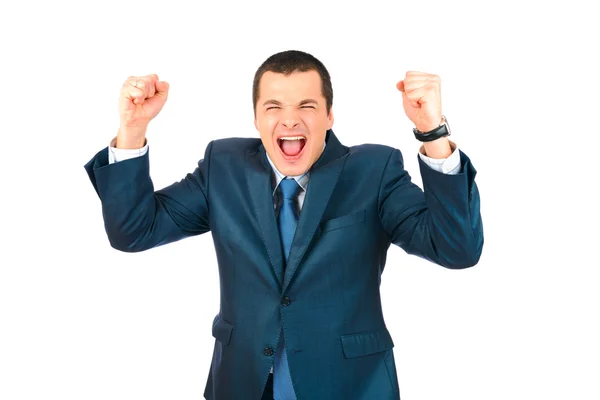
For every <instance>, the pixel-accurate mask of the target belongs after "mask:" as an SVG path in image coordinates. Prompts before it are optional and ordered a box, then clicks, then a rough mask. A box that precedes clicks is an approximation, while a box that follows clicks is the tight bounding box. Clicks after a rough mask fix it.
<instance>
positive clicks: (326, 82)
mask: <svg viewBox="0 0 600 400" xmlns="http://www.w3.org/2000/svg"><path fill="white" fill-rule="evenodd" d="M267 71H271V72H275V73H279V74H284V75H286V76H289V75H291V74H292V73H293V72H296V71H298V72H308V71H317V72H318V73H319V76H320V77H321V92H322V93H323V97H325V105H326V107H327V114H329V111H330V110H331V105H332V104H333V88H332V86H331V78H330V76H329V72H328V71H327V68H325V65H323V63H322V62H321V61H319V60H317V59H316V58H315V57H314V56H313V55H311V54H308V53H305V52H303V51H299V50H287V51H282V52H280V53H276V54H273V55H272V56H270V57H269V58H267V59H266V60H265V61H264V62H263V63H262V65H261V66H260V67H258V70H256V74H254V82H253V83H252V106H253V107H254V113H255V114H256V102H257V101H258V96H259V84H260V79H261V78H262V76H263V74H264V73H265V72H267Z"/></svg>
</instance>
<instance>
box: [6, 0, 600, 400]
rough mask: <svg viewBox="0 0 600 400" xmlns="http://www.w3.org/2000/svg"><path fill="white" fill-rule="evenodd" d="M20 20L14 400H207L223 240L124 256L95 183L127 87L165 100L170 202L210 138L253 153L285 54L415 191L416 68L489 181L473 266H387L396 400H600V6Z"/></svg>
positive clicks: (67, 15) (107, 9)
mask: <svg viewBox="0 0 600 400" xmlns="http://www.w3.org/2000/svg"><path fill="white" fill-rule="evenodd" d="M13 3H14V4H18V5H8V2H6V3H3V5H2V6H1V8H0V34H1V35H0V38H1V39H0V40H1V41H0V45H1V52H0V58H1V62H0V68H1V73H0V79H1V83H0V133H1V135H2V136H1V137H2V140H1V142H0V143H1V145H2V147H1V153H0V173H1V180H0V182H1V187H2V189H1V190H2V195H1V197H0V201H1V207H0V210H1V211H0V212H1V220H0V223H1V230H2V238H1V240H2V242H1V244H0V246H1V259H0V262H1V268H0V399H2V400H17V399H63V400H67V399H77V400H81V399H86V400H87V399H111V400H120V399H144V400H151V399H178V400H184V399H200V398H201V397H202V393H203V390H204V385H205V383H206V377H207V373H208V368H209V365H210V357H211V354H212V348H213V340H214V339H213V338H212V336H211V323H212V319H213V317H214V315H215V314H216V313H217V312H218V310H219V304H218V296H219V282H218V275H217V266H216V259H215V255H214V250H213V247H212V240H211V236H210V234H206V235H204V236H200V237H195V238H190V239H186V240H183V241H181V242H177V243H174V244H170V245H168V246H164V247H162V248H156V249H153V250H149V251H146V252H143V253H137V254H126V253H122V252H119V251H116V250H114V249H112V248H111V247H110V246H109V243H108V241H107V238H106V235H105V233H104V227H103V221H102V215H101V208H100V202H99V199H98V197H97V196H96V193H95V192H94V190H93V188H92V185H91V184H90V183H89V180H88V177H87V175H86V173H85V171H84V169H83V165H84V164H85V163H86V162H87V161H88V160H89V159H90V158H91V157H92V156H93V155H94V154H95V153H96V152H97V151H99V150H101V149H102V148H104V147H105V146H106V145H107V144H108V142H109V141H110V139H111V138H113V137H114V136H115V134H116V131H117V128H118V122H119V121H118V112H117V99H118V94H119V89H120V86H121V84H122V82H123V81H124V80H125V79H126V78H127V77H128V76H129V75H144V74H149V73H156V74H158V75H159V77H160V78H161V79H164V80H167V81H168V82H169V83H170V84H171V92H170V97H169V100H168V102H167V104H166V106H165V108H164V109H163V111H162V112H161V114H160V115H159V116H158V117H157V118H156V119H155V120H154V121H153V122H152V123H151V125H150V128H149V133H148V140H149V143H150V148H151V175H152V178H153V181H154V183H155V187H156V188H161V187H164V186H166V185H168V184H170V183H173V182H175V181H177V180H179V179H181V178H182V177H183V176H184V175H185V174H186V173H187V172H190V171H192V170H193V168H194V167H195V166H196V163H197V161H198V160H199V159H200V158H201V157H202V156H203V154H204V150H205V147H206V145H207V144H208V142H209V141H210V140H212V139H217V138H222V137H230V136H244V137H257V135H258V133H257V132H256V131H255V129H254V126H253V124H252V105H251V85H252V78H253V75H254V72H255V70H256V68H257V67H258V66H259V65H260V63H261V62H262V61H263V60H264V59H266V58H267V57H268V56H270V55H271V54H273V53H275V52H278V51H282V50H287V49H300V50H304V51H308V52H310V53H312V54H313V55H315V56H316V57H317V58H319V59H320V60H321V61H323V62H324V63H325V65H326V66H327V68H328V69H329V71H330V73H331V75H332V81H333V86H334V108H333V109H334V113H335V118H336V120H335V124H334V131H335V132H336V134H337V136H338V137H339V138H340V140H341V141H342V142H343V143H344V144H346V145H354V144H360V143H365V142H370V143H382V144H388V145H392V146H395V147H397V148H400V149H401V150H402V151H403V154H404V156H405V160H406V168H407V169H408V170H409V172H410V173H411V175H412V176H413V179H414V181H415V182H416V183H418V184H419V185H420V184H421V180H420V174H419V170H418V164H417V149H418V146H419V144H418V142H416V141H415V139H414V137H413V135H412V131H411V129H412V124H411V123H410V121H409V120H408V119H407V118H406V116H405V115H404V112H403V110H402V103H401V95H400V93H399V92H398V91H397V90H396V88H395V84H396V82H397V81H398V80H400V79H402V78H403V76H404V73H405V72H406V71H407V70H419V71H425V72H430V73H436V74H438V75H440V77H441V78H442V93H443V97H442V99H443V112H444V114H445V115H446V116H447V117H448V120H449V122H450V124H451V127H452V130H453V136H452V138H453V140H454V141H455V142H456V143H457V144H458V145H459V147H460V148H461V149H462V150H463V151H464V152H465V153H467V154H468V155H469V156H470V157H471V159H472V161H473V164H474V165H475V168H476V169H477V170H478V175H477V179H476V181H477V183H478V185H479V188H480V192H481V211H482V215H483V222H484V230H485V247H484V251H483V256H482V258H481V261H480V263H479V264H478V265H477V266H476V267H474V268H471V269H467V270H461V271H451V270H446V269H444V268H442V267H439V266H436V265H433V264H430V263H427V262H425V261H422V260H420V259H417V258H416V257H413V256H408V255H406V254H405V253H404V252H403V251H402V250H401V249H399V248H395V247H394V248H392V249H391V250H390V252H389V258H388V265H387V269H386V271H385V273H384V275H383V283H382V292H383V304H384V312H385V315H386V322H387V324H388V327H389V329H390V331H391V333H392V336H393V339H394V341H395V344H396V347H395V354H396V360H397V367H398V375H399V381H400V391H401V396H402V399H403V400H429V399H436V400H439V399H443V400H450V399H456V400H482V399H493V400H495V399H502V400H505V399H519V400H521V399H523V400H530V399H545V400H547V399H577V400H580V399H581V400H584V399H585V400H588V399H589V400H592V399H594V400H598V399H600V343H599V342H600V327H599V322H600V321H599V320H600V310H599V309H600V291H599V290H598V285H599V283H600V280H599V273H598V268H599V267H600V263H599V261H598V245H597V242H598V239H599V235H598V232H597V227H598V223H599V222H600V221H599V218H598V217H599V215H598V196H597V194H594V193H597V189H598V186H599V185H598V182H599V179H598V175H597V169H598V161H597V160H598V159H599V156H598V152H599V151H600V143H599V140H598V135H599V134H600V127H599V126H600V125H599V122H598V113H599V108H600V107H599V106H600V101H599V100H598V93H599V89H600V87H599V86H600V85H599V79H598V71H599V67H600V66H599V64H598V62H597V61H596V60H597V59H596V57H597V53H598V38H599V37H600V32H599V29H598V20H597V14H596V13H595V12H592V8H591V6H584V5H583V3H584V2H583V1H581V2H580V1H569V2H556V1H545V2H542V1H538V2H534V1H503V2H494V3H492V2H475V1H473V2H465V1H462V2H459V1H448V2H441V1H440V2H431V1H413V2H399V1H397V2H380V1H369V2H367V3H364V2H361V3H350V2H346V3H342V2H340V3H339V4H338V5H335V6H333V5H330V4H329V2H320V1H319V2H317V1H302V2H285V1H272V2H258V1H248V2H241V1H239V2H237V3H236V2H214V1H213V2H194V3H192V2H189V4H188V3H184V2H181V1H168V2H167V1H164V2H151V1H138V2H134V1H118V2H115V3H114V4H110V5H109V4H106V3H105V2H96V3H95V4H94V5H93V4H92V3H90V2H75V1H72V2H69V3H68V2H65V1H49V2H41V1H38V2H25V1H21V2H13ZM587 3H588V4H593V2H587ZM192 4H194V6H192Z"/></svg>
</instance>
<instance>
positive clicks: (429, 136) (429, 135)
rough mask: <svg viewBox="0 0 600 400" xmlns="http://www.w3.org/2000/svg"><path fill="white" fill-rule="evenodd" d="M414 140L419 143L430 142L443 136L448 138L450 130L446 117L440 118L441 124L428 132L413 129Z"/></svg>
mask: <svg viewBox="0 0 600 400" xmlns="http://www.w3.org/2000/svg"><path fill="white" fill-rule="evenodd" d="M413 133H414V134H415V138H417V140H419V141H421V142H431V141H432V140H436V139H439V138H441V137H444V136H450V128H449V127H448V121H447V120H446V117H444V116H442V124H441V125H440V126H438V127H437V128H435V129H433V130H430V131H429V132H421V131H420V130H418V129H417V128H413Z"/></svg>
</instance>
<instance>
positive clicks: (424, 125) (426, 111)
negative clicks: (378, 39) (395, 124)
mask: <svg viewBox="0 0 600 400" xmlns="http://www.w3.org/2000/svg"><path fill="white" fill-rule="evenodd" d="M440 85H441V80H440V77H439V76H437V75H434V74H428V73H425V72H417V71H408V72H407V73H406V77H405V78H404V80H402V81H400V82H398V83H397V84H396V87H397V88H398V90H400V91H401V92H402V104H403V106H404V112H405V113H406V116H407V117H408V118H409V119H410V120H411V121H412V122H413V123H414V124H415V127H416V128H417V129H418V130H420V131H421V132H429V131H430V130H433V129H435V128H437V127H438V126H440V122H441V120H442V93H441V88H440Z"/></svg>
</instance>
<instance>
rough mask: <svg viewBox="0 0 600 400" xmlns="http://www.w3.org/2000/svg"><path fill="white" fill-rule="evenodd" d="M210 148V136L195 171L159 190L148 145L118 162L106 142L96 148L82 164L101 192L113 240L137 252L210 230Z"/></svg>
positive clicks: (118, 245)
mask: <svg viewBox="0 0 600 400" xmlns="http://www.w3.org/2000/svg"><path fill="white" fill-rule="evenodd" d="M211 148H212V142H211V143H210V144H209V145H208V146H207V148H206V152H205V155H204V158H203V159H202V160H200V161H199V162H198V166H197V168H196V169H195V170H194V172H192V173H188V174H187V175H186V176H185V177H184V178H183V179H181V180H180V181H178V182H175V183H173V184H171V185H170V186H167V187H165V188H164V189H161V190H158V191H154V186H153V183H152V180H151V178H150V173H149V153H150V151H148V152H147V153H146V154H145V155H143V156H140V157H136V158H133V159H129V160H124V161H120V162H118V163H114V164H109V162H108V147H107V148H104V149H103V150H101V151H100V152H98V153H97V154H96V155H95V156H94V157H93V158H92V159H91V160H90V161H89V162H88V163H87V164H86V165H85V166H84V168H85V170H86V171H87V174H88V176H89V178H90V181H91V183H92V185H93V186H94V189H95V190H96V193H97V194H98V196H99V197H100V201H101V203H102V215H103V218H104V227H105V230H106V234H107V236H108V239H109V242H110V245H111V246H112V247H113V248H115V249H117V250H121V251H125V252H138V251H144V250H147V249H150V248H153V247H157V246H161V245H164V244H167V243H171V242H175V241H177V240H180V239H183V238H185V237H189V236H194V235H199V234H202V233H205V232H208V231H209V230H210V226H209V218H208V212H209V210H208V190H209V189H208V186H209V170H210V166H209V165H210V155H211Z"/></svg>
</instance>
